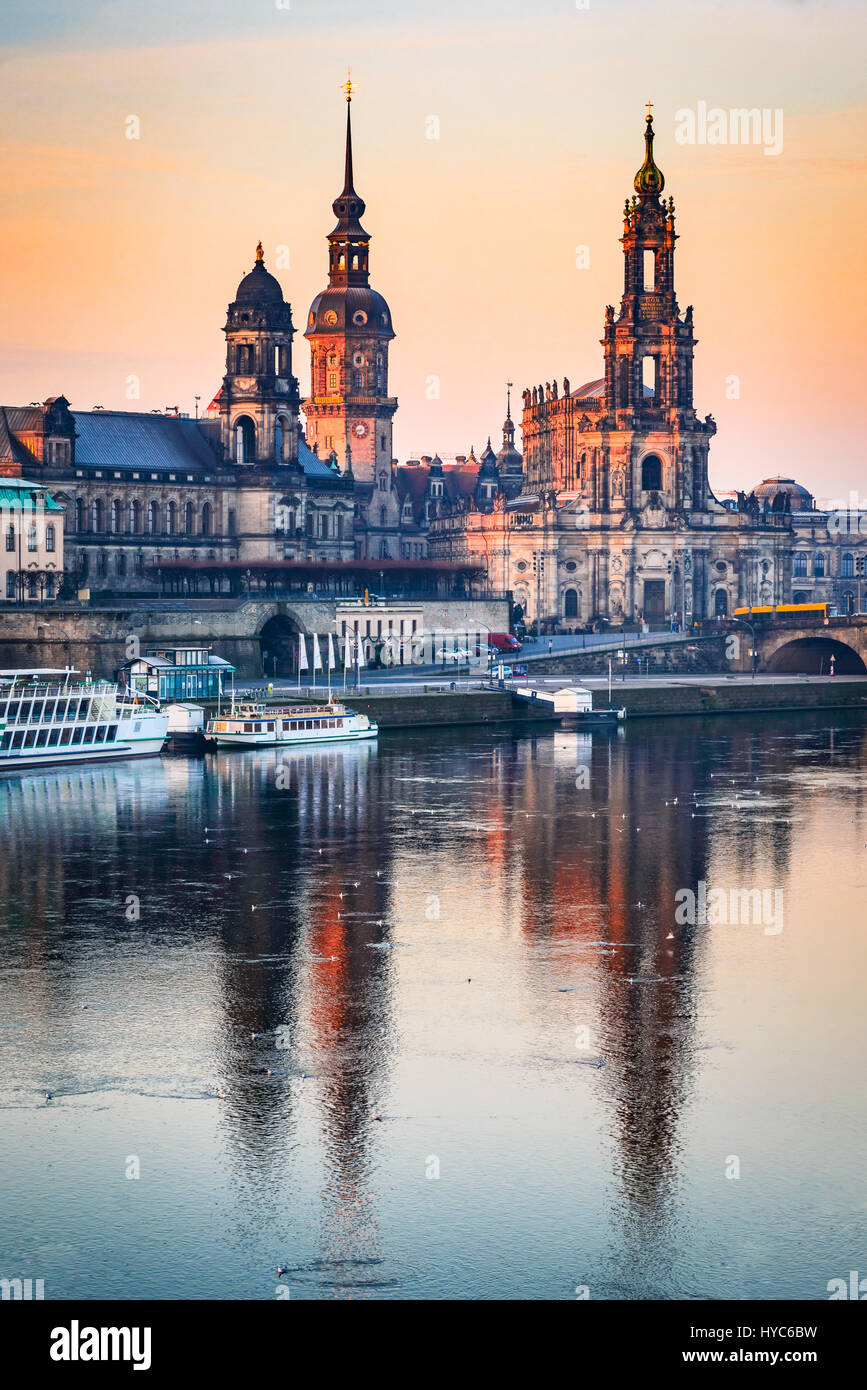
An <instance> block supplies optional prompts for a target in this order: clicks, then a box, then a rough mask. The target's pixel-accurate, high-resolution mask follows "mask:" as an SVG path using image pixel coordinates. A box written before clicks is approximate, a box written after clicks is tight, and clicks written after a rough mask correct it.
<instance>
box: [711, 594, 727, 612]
mask: <svg viewBox="0 0 867 1390" xmlns="http://www.w3.org/2000/svg"><path fill="white" fill-rule="evenodd" d="M713 611H714V616H715V617H717V618H725V617H726V615H727V614H728V611H729V596H728V594H727V593H726V591H725V589H717V591H716V593H715V594H714V596H713Z"/></svg>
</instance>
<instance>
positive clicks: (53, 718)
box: [0, 695, 99, 724]
mask: <svg viewBox="0 0 867 1390" xmlns="http://www.w3.org/2000/svg"><path fill="white" fill-rule="evenodd" d="M4 716H5V718H7V719H8V720H9V721H10V723H13V724H51V723H65V724H72V723H74V722H75V721H76V720H79V721H86V720H88V719H91V718H93V719H96V718H98V717H99V716H98V713H97V712H95V711H94V710H93V709H92V708H91V700H90V697H89V696H88V697H87V698H85V699H79V698H78V697H77V696H73V697H72V698H70V697H69V696H66V695H61V696H59V697H57V698H54V699H52V698H49V699H47V700H10V701H9V703H8V705H6V704H2V703H0V719H2V718H4Z"/></svg>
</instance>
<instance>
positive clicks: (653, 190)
mask: <svg viewBox="0 0 867 1390" xmlns="http://www.w3.org/2000/svg"><path fill="white" fill-rule="evenodd" d="M652 106H653V102H652V101H649V102H648V103H647V117H646V120H645V125H644V163H643V164H642V166H641V168H640V169H639V171H638V173H637V174H636V175H635V182H634V184H633V187H634V189H635V191H636V193H637V194H638V196H639V197H640V198H641V201H642V202H644V201H645V200H646V199H648V198H652V199H653V200H654V201H656V200H657V199H658V198H659V195H660V193H661V192H662V190H663V188H664V187H665V176H664V174H663V172H662V170H661V169H657V167H656V165H655V164H654V162H653V114H652V111H651V108H652Z"/></svg>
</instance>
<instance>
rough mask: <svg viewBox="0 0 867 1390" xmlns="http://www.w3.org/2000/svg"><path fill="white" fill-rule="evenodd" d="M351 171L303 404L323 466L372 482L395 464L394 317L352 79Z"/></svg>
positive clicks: (318, 304)
mask: <svg viewBox="0 0 867 1390" xmlns="http://www.w3.org/2000/svg"><path fill="white" fill-rule="evenodd" d="M341 90H342V91H344V92H345V93H346V103H347V105H346V165H345V176H344V182H343V191H342V193H340V194H339V195H338V197H337V198H335V200H334V204H333V207H334V215H335V217H336V218H337V226H336V227H335V228H334V230H333V232H331V233H330V234H329V237H328V287H327V289H325V290H323V291H322V293H321V294H318V295H317V296H316V298H315V299H314V301H313V303H312V304H311V306H310V313H309V314H308V316H307V329H306V331H305V334H304V336H305V338H307V340H308V341H309V343H310V395H309V396H308V397H307V399H306V400H305V401H303V402H302V408H303V410H304V415H305V417H306V420H307V442H308V444H309V445H310V447H311V449H315V450H316V451H317V452H318V454H319V456H320V458H323V459H324V458H327V457H328V455H329V454H330V453H331V451H332V449H333V450H334V451H335V452H336V454H337V459H338V462H339V463H340V465H341V466H342V467H343V468H346V467H347V466H348V465H349V462H350V460H351V467H352V472H353V474H354V475H355V477H356V479H357V480H358V481H359V482H372V481H373V479H374V478H375V476H376V474H377V473H378V472H379V471H380V470H381V469H382V468H386V469H388V468H390V465H391V459H392V419H393V417H394V412H395V411H396V410H397V401H396V399H395V398H394V397H392V396H389V394H388V345H389V343H390V342H391V339H392V338H393V337H394V329H393V328H392V324H391V310H390V309H389V307H388V305H387V304H386V302H385V300H384V299H383V297H382V295H381V294H378V293H377V292H376V290H373V289H371V288H370V271H369V255H370V237H369V236H368V234H367V232H366V231H365V230H364V228H363V227H362V225H361V221H360V218H361V217H362V216H363V215H364V209H365V204H364V200H363V198H360V197H359V195H358V194H357V193H356V191H355V186H354V183H353V172H352V125H351V116H350V111H351V104H352V93H353V92H354V91H355V90H356V84H355V83H354V82H352V81H351V79H350V78H347V80H346V82H345V83H344V85H343V87H342V89H341Z"/></svg>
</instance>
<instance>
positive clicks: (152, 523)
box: [148, 502, 160, 536]
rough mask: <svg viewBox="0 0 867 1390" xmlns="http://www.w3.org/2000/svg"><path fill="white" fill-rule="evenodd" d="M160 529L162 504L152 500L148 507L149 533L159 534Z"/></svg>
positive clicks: (152, 534) (151, 534)
mask: <svg viewBox="0 0 867 1390" xmlns="http://www.w3.org/2000/svg"><path fill="white" fill-rule="evenodd" d="M159 529H160V504H159V502H151V504H150V506H149V507H148V535H150V536H155V535H157V533H158V531H159Z"/></svg>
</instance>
